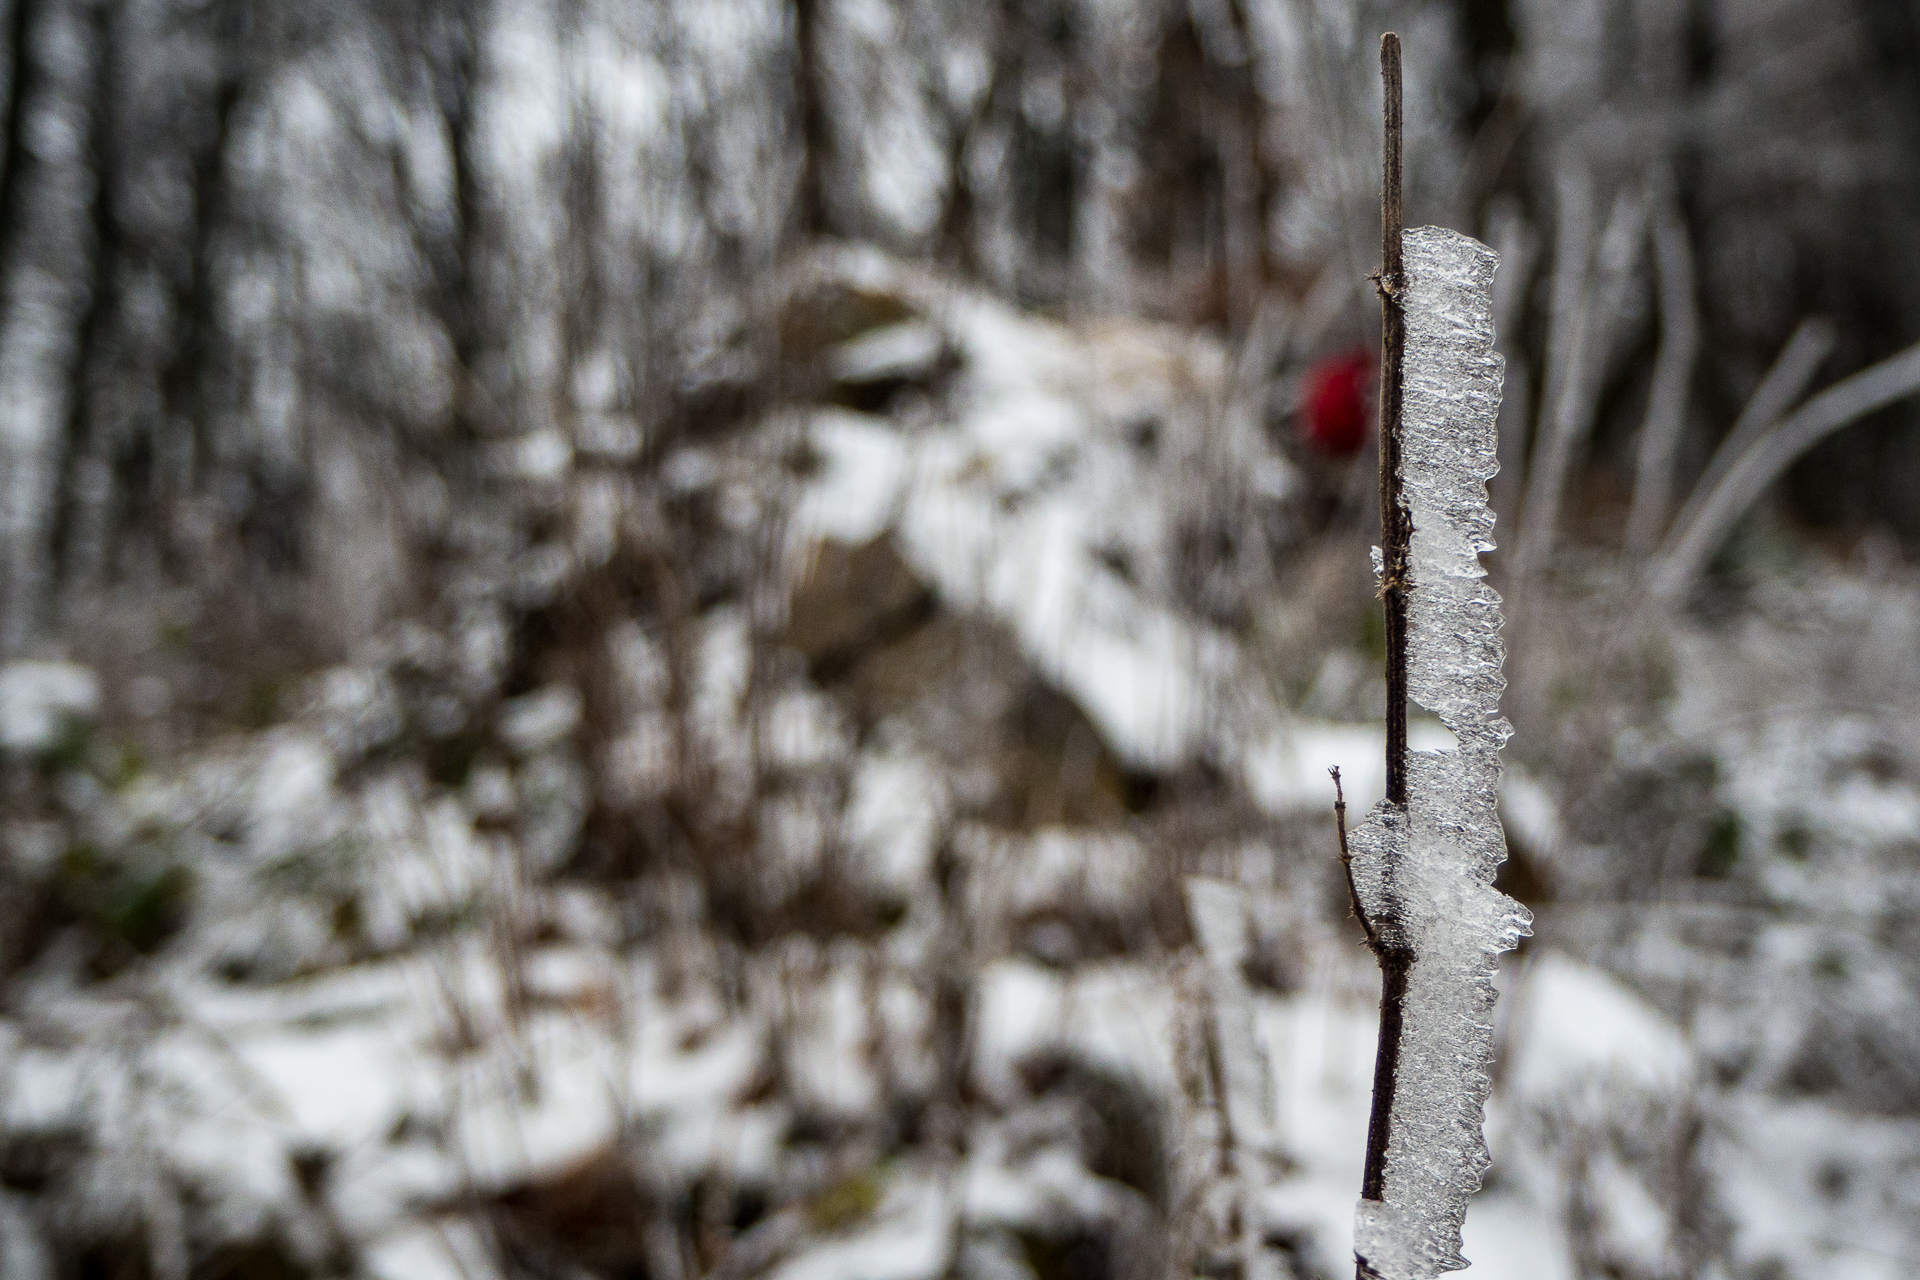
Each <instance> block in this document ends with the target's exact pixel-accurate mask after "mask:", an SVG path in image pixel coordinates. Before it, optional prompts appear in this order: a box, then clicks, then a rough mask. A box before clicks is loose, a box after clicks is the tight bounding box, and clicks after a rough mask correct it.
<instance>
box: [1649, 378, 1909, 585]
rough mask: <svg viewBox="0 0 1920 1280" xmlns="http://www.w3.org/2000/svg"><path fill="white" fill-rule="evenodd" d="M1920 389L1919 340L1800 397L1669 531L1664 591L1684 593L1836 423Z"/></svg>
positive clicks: (1660, 581)
mask: <svg viewBox="0 0 1920 1280" xmlns="http://www.w3.org/2000/svg"><path fill="white" fill-rule="evenodd" d="M1916 393H1920V344H1917V345H1915V346H1911V347H1908V348H1907V349H1906V350H1905V351H1902V352H1901V353H1900V354H1899V355H1896V356H1892V357H1889V358H1888V359H1886V360H1882V361H1881V362H1880V363H1879V364H1876V365H1874V366H1872V367H1871V368H1868V369H1863V370H1861V371H1860V372H1859V373H1856V374H1854V375H1853V376H1852V377H1851V378H1844V379H1842V380H1841V381H1839V382H1837V383H1835V384H1834V385H1833V386H1831V387H1828V388H1827V389H1826V390H1825V391H1822V392H1821V393H1820V394H1819V395H1817V396H1815V397H1814V398H1813V399H1811V400H1809V401H1807V402H1806V403H1805V404H1803V405H1801V406H1800V407H1799V408H1798V409H1797V410H1795V411H1794V412H1793V413H1792V414H1790V415H1788V416H1787V417H1786V418H1783V419H1781V420H1780V421H1779V422H1777V423H1775V424H1774V426H1773V428H1772V429H1771V430H1769V431H1768V432H1766V434H1764V435H1763V436H1761V437H1760V438H1759V439H1757V440H1755V441H1754V442H1753V444H1752V445H1751V446H1750V447H1749V448H1747V449H1746V450H1745V451H1744V452H1742V453H1741V455H1740V456H1739V457H1738V458H1736V459H1734V461H1733V462H1732V463H1731V464H1729V466H1728V467H1727V472H1726V474H1725V475H1723V476H1722V477H1720V480H1719V482H1718V483H1717V484H1715V485H1714V486H1713V489H1712V491H1711V492H1709V493H1708V494H1707V495H1706V497H1705V498H1704V499H1703V500H1702V501H1701V503H1700V507H1699V512H1698V514H1697V515H1696V516H1695V517H1694V519H1693V521H1692V522H1691V523H1690V524H1688V525H1687V526H1685V527H1684V528H1681V529H1677V530H1675V531H1674V534H1673V536H1672V537H1671V538H1669V539H1668V543H1667V550H1666V551H1665V553H1664V554H1662V556H1661V557H1660V559H1659V561H1658V562H1657V563H1656V564H1655V566H1654V572H1653V581H1652V584H1651V585H1652V591H1653V594H1654V595H1655V596H1656V597H1657V598H1661V599H1672V598H1673V597H1675V596H1677V595H1679V594H1680V593H1681V592H1682V591H1684V590H1685V589H1686V587H1687V584H1688V583H1689V582H1691V581H1692V580H1693V577H1694V575H1695V574H1697V573H1699V572H1700V570H1701V569H1702V568H1704V567H1705V565H1706V563H1707V561H1708V560H1709V559H1711V558H1712V556H1713V553H1714V552H1715V551H1717V550H1719V548H1720V544H1721V543H1722V542H1724V541H1725V540H1726V537H1727V535H1728V534H1729V533H1731V532H1733V527H1734V525H1736V524H1738V523H1739V522H1740V518H1741V517H1742V516H1744V515H1745V514H1746V513H1747V508H1749V507H1751V506H1752V505H1753V504H1754V502H1755V500H1757V499H1758V498H1759V497H1760V495H1761V494H1762V493H1765V492H1766V490H1767V486H1769V485H1771V484H1772V483H1773V482H1774V481H1775V480H1777V479H1779V478H1780V476H1781V474H1782V473H1784V472H1785V471H1786V469H1787V468H1788V467H1791V466H1792V465H1793V464H1794V462H1795V461H1797V460H1798V459H1799V457H1800V455H1802V454H1804V453H1805V452H1806V451H1807V450H1809V449H1811V448H1812V447H1813V446H1814V445H1816V444H1818V443H1819V442H1820V441H1822V440H1824V439H1826V438H1827V437H1828V436H1830V435H1832V434H1833V433H1834V432H1835V431H1838V430H1839V429H1840V428H1842V427H1844V426H1846V425H1848V424H1849V423H1852V422H1855V421H1858V420H1859V419H1860V418H1863V417H1865V416H1866V415H1867V414H1869V413H1872V412H1873V411H1874V410H1875V409H1881V408H1885V407H1886V406H1887V405H1890V404H1892V403H1894V402H1895V401H1897V400H1903V399H1905V398H1906V397H1908V396H1910V395H1914V394H1916Z"/></svg>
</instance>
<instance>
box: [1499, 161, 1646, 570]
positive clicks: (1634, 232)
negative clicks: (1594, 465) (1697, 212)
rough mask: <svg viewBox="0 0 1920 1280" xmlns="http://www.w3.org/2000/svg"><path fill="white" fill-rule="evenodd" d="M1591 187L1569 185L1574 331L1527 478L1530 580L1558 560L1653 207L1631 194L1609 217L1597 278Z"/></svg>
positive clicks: (1560, 315)
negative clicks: (1573, 481) (1589, 222)
mask: <svg viewBox="0 0 1920 1280" xmlns="http://www.w3.org/2000/svg"><path fill="white" fill-rule="evenodd" d="M1590 195H1591V183H1590V182H1589V181H1588V180H1587V179H1586V177H1585V175H1584V174H1581V175H1579V176H1578V177H1571V176H1570V177H1569V178H1568V179H1567V180H1566V181H1564V182H1563V184H1562V198H1563V200H1565V201H1567V213H1566V217H1565V222H1564V224H1563V230H1562V234H1563V235H1567V236H1568V239H1569V241H1570V242H1571V243H1570V244H1569V245H1568V248H1567V253H1566V254H1564V255H1560V256H1559V259H1558V265H1557V266H1556V269H1555V275H1556V279H1555V281H1554V292H1555V298H1556V301H1555V315H1554V323H1555V326H1556V327H1559V326H1560V325H1561V324H1562V323H1565V324H1566V325H1567V326H1568V331H1567V335H1566V338H1565V340H1564V343H1563V344H1562V343H1556V346H1557V348H1558V359H1555V360H1554V361H1553V362H1552V364H1550V366H1549V368H1548V375H1549V377H1548V384H1549V385H1548V397H1547V399H1546V401H1545V402H1544V403H1543V404H1542V406H1541V407H1542V410H1543V412H1544V413H1546V414H1547V417H1546V418H1545V420H1544V421H1543V423H1542V425H1541V438H1540V440H1539V441H1538V442H1537V443H1536V444H1535V446H1534V462H1533V465H1532V466H1531V467H1529V468H1528V471H1527V497H1526V505H1525V508H1524V510H1523V511H1522V514H1521V518H1520V543H1519V548H1518V556H1519V558H1518V567H1519V570H1520V575H1521V577H1522V578H1525V577H1528V576H1529V575H1531V574H1532V573H1534V572H1537V571H1538V570H1540V569H1541V568H1543V567H1544V566H1545V564H1546V562H1547V559H1548V557H1549V556H1550V555H1551V554H1552V552H1553V541H1554V537H1555V535H1556V533H1557V531H1558V527H1559V524H1560V508H1561V504H1562V502H1563V500H1564V499H1565V496H1566V489H1567V479H1568V477H1569V476H1570V475H1571V474H1572V472H1573V467H1574V464H1575V462H1577V461H1578V458H1579V454H1580V452H1581V451H1582V450H1583V449H1584V448H1585V447H1586V443H1587V436H1588V435H1589V434H1590V433H1591V432H1592V430H1593V419H1594V411H1595V410H1596V409H1597V408H1598V405H1599V398H1600V380H1601V377H1602V375H1604V373H1605V372H1606V362H1607V354H1608V349H1609V347H1610V346H1611V343H1612V339H1613V335H1614V332H1615V328H1616V326H1617V323H1618V319H1619V316H1620V313H1621V311H1622V310H1623V309H1624V308H1625V305H1626V297H1627V287H1628V285H1629V284H1631V282H1632V279H1633V269H1634V264H1635V262H1636V260H1637V259H1638V257H1639V252H1640V242H1641V239H1642V235H1641V230H1642V228H1643V227H1644V226H1645V225H1646V214H1647V203H1646V198H1645V196H1644V195H1642V194H1640V193H1638V192H1628V191H1623V192H1621V193H1620V195H1619V196H1618V197H1616V198H1615V200H1614V202H1613V209H1612V211H1611V212H1610V213H1609V214H1608V215H1607V227H1606V230H1605V231H1604V232H1602V233H1601V236H1600V248H1599V251H1598V253H1597V254H1596V263H1595V267H1594V270H1593V272H1592V274H1591V277H1589V274H1588V272H1587V268H1586V264H1585V263H1584V262H1579V261H1576V260H1575V256H1574V255H1576V254H1577V253H1578V252H1580V251H1581V249H1582V244H1581V241H1582V240H1583V239H1584V236H1583V234H1581V233H1582V231H1583V230H1584V228H1585V227H1586V222H1585V219H1586V216H1587V215H1586V214H1585V213H1583V212H1582V206H1583V203H1584V201H1586V200H1587V199H1589V198H1590ZM1568 268H1571V269H1573V270H1574V271H1575V273H1576V278H1577V281H1578V283H1577V285H1569V286H1568V288H1569V289H1570V290H1571V291H1572V295H1573V297H1574V298H1575V299H1577V300H1576V301H1573V302H1572V303H1571V312H1570V313H1567V312H1563V311H1562V310H1561V305H1562V303H1563V302H1564V301H1566V299H1563V298H1562V297H1561V282H1560V280H1559V279H1558V278H1557V277H1558V276H1559V274H1560V272H1561V270H1562V269H1568Z"/></svg>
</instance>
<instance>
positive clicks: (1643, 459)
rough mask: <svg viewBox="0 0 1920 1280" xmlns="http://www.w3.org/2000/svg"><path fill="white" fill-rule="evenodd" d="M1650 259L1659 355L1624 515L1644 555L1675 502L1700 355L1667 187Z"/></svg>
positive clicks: (1685, 257)
mask: <svg viewBox="0 0 1920 1280" xmlns="http://www.w3.org/2000/svg"><path fill="white" fill-rule="evenodd" d="M1653 260H1654V265H1655V266H1656V267H1657V268H1658V279H1659V282H1660V351H1659V354H1658V355H1656V356H1655V357H1654V361H1653V388H1652V390H1651V391H1650V392H1649V393H1648V396H1647V416H1646V420H1645V421H1644V422H1643V423H1642V424H1641V427H1640V447H1639V449H1638V451H1637V455H1636V457H1635V459H1634V473H1633V505H1632V507H1631V508H1630V509H1629V511H1628V513H1627V547H1628V549H1629V550H1631V551H1633V552H1635V553H1636V554H1642V555H1644V554H1645V553H1647V552H1649V551H1651V550H1653V548H1654V547H1656V546H1657V545H1659V542H1660V531H1661V528H1662V526H1663V525H1664V524H1665V523H1666V519H1667V508H1668V506H1669V505H1670V504H1671V503H1672V501H1673V463H1674V458H1675V456H1676V455H1677V454H1678V453H1679V450H1680V436H1681V433H1682V432H1683V431H1684V430H1685V429H1686V425H1687V392H1688V389H1689V385H1690V384H1691V383H1692V381H1693V362H1694V358H1695V356H1696V355H1698V354H1699V350H1700V321H1699V314H1698V311H1697V309H1696V307H1695V305H1694V300H1693V246H1692V245H1690V244H1688V243H1687V227H1686V224H1685V223H1684V222H1682V221H1681V219H1680V211H1679V209H1678V208H1676V207H1675V202H1674V198H1673V192H1672V189H1671V186H1668V187H1667V188H1665V189H1664V190H1663V191H1662V193H1661V198H1660V203H1659V207H1658V208H1657V209H1656V210H1655V212H1654V216H1653Z"/></svg>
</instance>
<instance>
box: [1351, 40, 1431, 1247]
mask: <svg viewBox="0 0 1920 1280" xmlns="http://www.w3.org/2000/svg"><path fill="white" fill-rule="evenodd" d="M1380 77H1381V80H1382V82H1383V88H1384V97H1385V116H1386V121H1385V123H1386V145H1385V147H1384V148H1383V161H1382V166H1381V174H1380V275H1379V278H1378V281H1377V284H1378V286H1379V290H1380V544H1381V545H1380V553H1381V564H1380V595H1381V602H1382V605H1383V607H1384V608H1385V610H1386V632H1387V803H1388V805H1389V806H1391V807H1393V808H1395V809H1398V810H1399V811H1400V812H1401V813H1405V811H1406V807H1407V569H1408V559H1409V549H1410V546H1411V543H1412V537H1413V520H1412V517H1411V515H1410V513H1409V512H1408V510H1407V504H1406V495H1405V494H1404V493H1403V492H1402V489H1401V459H1400V450H1401V442H1402V440H1401V421H1400V416H1401V415H1400V411H1401V399H1402V390H1403V386H1402V383H1403V377H1402V373H1403V371H1402V365H1403V363H1404V360H1405V356H1406V342H1407V325H1406V313H1405V311H1404V310H1403V309H1402V303H1401V298H1402V291H1403V287H1404V285H1405V283H1406V277H1405V272H1404V270H1403V263H1402V256H1401V233H1402V231H1403V229H1404V222H1405V212H1404V209H1403V207H1402V201H1401V190H1400V168H1401V159H1400V109H1401V90H1400V37H1399V36H1397V35H1395V34H1394V33H1393V32H1391V31H1389V32H1387V33H1386V34H1385V35H1384V36H1382V37H1381V38H1380ZM1338 785H1339V784H1338V783H1337V782H1336V783H1335V787H1336V791H1337V788H1338ZM1343 807H1344V806H1343ZM1342 816H1343V817H1344V814H1343V815H1342ZM1342 825H1343V826H1344V823H1343V824H1342ZM1356 901H1357V895H1356ZM1362 922H1363V924H1364V926H1365V928H1366V931H1367V937H1368V940H1369V942H1370V943H1371V944H1372V946H1373V950H1374V954H1375V955H1377V956H1378V957H1379V960H1380V1034H1379V1039H1378V1041H1377V1042H1376V1046H1375V1050H1374V1059H1373V1108H1372V1113H1371V1114H1370V1115H1369V1117H1368V1119H1367V1155H1366V1164H1365V1168H1364V1170H1363V1172H1362V1175H1361V1183H1360V1196H1361V1198H1362V1199H1364V1200H1379V1199H1382V1198H1383V1197H1384V1195H1385V1189H1386V1169H1387V1141H1388V1132H1389V1128H1390V1124H1391V1120H1392V1115H1393V1094H1394V1082H1395V1080H1396V1078H1397V1077H1398V1074H1399V1069H1400V1038H1401V1031H1402V1028H1403V1025H1404V1022H1405V1017H1404V1005H1405V1003H1406V996H1407V977H1408V971H1409V969H1410V968H1411V966H1412V956H1411V955H1409V954H1408V953H1407V951H1406V950H1405V948H1404V947H1402V946H1397V945H1388V944H1387V941H1386V939H1385V938H1384V937H1383V936H1382V931H1381V930H1380V929H1378V928H1376V927H1375V925H1374V924H1373V922H1371V921H1368V920H1366V918H1365V913H1364V912H1362ZM1385 923H1391V922H1385ZM1390 933H1391V935H1392V936H1394V937H1397V936H1398V931H1397V930H1392V931H1390ZM1368 1271H1369V1269H1368V1267H1367V1265H1366V1263H1365V1262H1361V1263H1359V1271H1358V1274H1359V1275H1360V1277H1361V1280H1367V1275H1368Z"/></svg>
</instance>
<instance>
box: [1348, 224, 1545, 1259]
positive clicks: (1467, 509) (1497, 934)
mask: <svg viewBox="0 0 1920 1280" xmlns="http://www.w3.org/2000/svg"><path fill="white" fill-rule="evenodd" d="M1403 245H1404V251H1405V255H1406V267H1405V270H1406V282H1405V288H1404V291H1403V293H1402V295H1401V297H1402V301H1403V305H1404V307H1405V310H1406V361H1405V384H1404V388H1405V390H1404V406H1405V407H1404V418H1403V427H1402V468H1403V470H1402V474H1403V486H1404V493H1405V497H1406V502H1407V505H1408V507H1409V508H1410V510H1411V512H1412V516H1413V540H1412V546H1411V584H1410V589H1409V591H1408V619H1409V622H1408V633H1409V636H1408V651H1407V669H1408V690H1409V694H1410V696H1411V697H1412V699H1413V701H1415V702H1416V703H1418V704H1419V705H1420V706H1422V707H1425V708H1426V709H1427V710H1429V711H1431V712H1433V713H1434V714H1435V715H1437V716H1438V717H1439V718H1440V721H1441V723H1443V724H1445V725H1446V727H1447V728H1448V729H1450V730H1451V731H1452V732H1453V735H1454V737H1455V739H1456V740H1457V741H1458V743H1459V746H1458V749H1457V750H1452V751H1441V752H1416V753H1414V754H1413V756H1412V758H1411V760H1410V761H1409V766H1408V787H1407V795H1408V807H1407V813H1406V814H1405V815H1404V816H1402V815H1401V814H1400V813H1398V812H1397V811H1395V810H1394V809H1393V808H1391V807H1390V806H1389V805H1387V804H1386V803H1385V802H1382V803H1381V804H1380V805H1378V806H1376V807H1375V809H1374V811H1373V812H1372V813H1371V814H1369V815H1368V817H1367V820H1366V822H1364V823H1363V824H1362V825H1361V827H1360V829H1359V830H1358V831H1356V832H1354V834H1353V837H1352V840H1351V847H1352V851H1353V868H1352V869H1353V875H1354V884H1355V889H1356V892H1357V893H1358V895H1359V898H1360V903H1361V907H1362V909H1363V910H1364V911H1365V913H1366V915H1367V917H1368V919H1369V920H1370V921H1372V922H1373V923H1374V926H1375V930H1376V932H1377V933H1378V934H1379V936H1380V942H1381V945H1382V946H1383V947H1384V948H1386V949H1387V950H1389V951H1397V952H1398V953H1399V954H1400V955H1401V957H1403V962H1405V963H1407V964H1408V966H1409V967H1408V969H1407V991H1406V998H1405V1002H1404V1005H1403V1022H1402V1024H1401V1033H1400V1049H1399V1059H1398V1064H1397V1068H1396V1071H1395V1073H1394V1081H1393V1100H1392V1108H1391V1111H1390V1113H1389V1124H1388V1138H1387V1157H1386V1166H1385V1179H1384V1185H1383V1189H1382V1190H1383V1194H1382V1198H1381V1199H1380V1200H1362V1201H1360V1204H1359V1209H1358V1214H1357V1220H1356V1223H1355V1237H1354V1248H1355V1252H1356V1253H1357V1254H1358V1256H1359V1257H1360V1259H1361V1260H1362V1262H1363V1263H1364V1264H1365V1265H1366V1266H1367V1267H1369V1268H1370V1269H1371V1270H1372V1271H1373V1273H1374V1274H1376V1275H1378V1276H1379V1277H1380V1278H1381V1280H1425V1278H1426V1277H1431V1276H1434V1275H1437V1274H1439V1273H1440V1272H1443V1271H1454V1270H1458V1269H1459V1268H1461V1267H1464V1266H1466V1265H1467V1263H1466V1259H1465V1258H1463V1257H1462V1256H1461V1254H1460V1224H1461V1221H1462V1220H1463V1219H1464V1217H1465V1215H1466V1209H1467V1198H1468V1197H1469V1196H1470V1195H1472V1194H1473V1192H1474V1191H1475V1190H1476V1189H1478V1187H1479V1185H1480V1178H1481V1175H1482V1174H1483V1173H1484V1172H1485V1171H1486V1168H1487V1163H1488V1157H1487V1148H1486V1142H1485V1140H1484V1138H1483V1137H1482V1136H1481V1116H1482V1111H1483V1108H1484V1106H1485V1103H1486V1099H1487V1090H1488V1087H1489V1083H1490V1081H1489V1078H1488V1074H1487V1069H1488V1066H1489V1064H1490V1062H1491V1060H1492V1056H1493V1016H1492V1015H1493V1001H1494V990H1493V981H1492V980H1493V973H1494V969H1495V967H1496V965H1497V963H1498V959H1499V956H1500V953H1501V952H1503V951H1508V950H1511V949H1512V948H1513V946H1514V945H1515V944H1516V943H1518V941H1519V940H1520V938H1521V937H1522V936H1523V935H1524V934H1525V933H1526V932H1527V929H1528V926H1529V925H1530V923H1531V918H1530V917H1529V915H1528V913H1527V910H1526V908H1524V907H1522V906H1521V905H1520V904H1519V903H1517V902H1514V901H1513V900H1512V899H1511V898H1508V897H1506V896H1505V895H1504V894H1502V893H1500V892H1498V891H1497V890H1496V889H1494V887H1493V878H1494V873H1495V871H1496V870H1497V869H1498V867H1499V865H1500V862H1501V860H1502V859H1503V858H1505V856H1506V837H1505V836H1504V834H1503V833H1502V831H1501V827H1500V817H1499V812H1498V809H1497V797H1498V790H1499V781H1500V748H1501V746H1502V745H1504V744H1505V742H1506V740H1507V738H1508V736H1509V734H1510V733H1511V730H1510V729H1509V728H1508V726H1507V722H1506V720H1505V719H1503V718H1502V717H1501V715H1500V693H1501V691H1502V689H1504V688H1505V687H1506V679H1505V677H1504V676H1503V675H1502V674H1501V663H1502V661H1503V659H1504V658H1505V655H1506V650H1505V646H1504V643H1503V642H1502V640H1501V637H1500V626H1501V616H1500V597H1499V595H1498V594H1496V593H1495V592H1494V590H1493V588H1492V587H1490V586H1488V585H1487V582H1486V574H1485V570H1484V569H1483V568H1482V567H1481V565H1480V553H1482V552H1484V551H1490V550H1492V548H1493V513H1492V511H1491V510H1489V508H1488V506H1487V481H1488V480H1489V479H1490V478H1492V476H1493V474H1494V472H1495V470H1496V469H1497V463H1496V461H1495V459H1496V454H1497V444H1498V440H1497V432H1496V429H1495V420H1496V418H1497V416H1498V411H1499V407H1500V380H1501V371H1502V362H1501V358H1500V356H1499V355H1498V354H1497V353H1496V352H1495V351H1494V348H1493V300H1492V285H1493V272H1494V266H1495V264H1496V262H1497V261H1498V258H1497V255H1496V254H1495V253H1494V252H1493V251H1492V250H1491V249H1489V248H1487V247H1486V246H1485V245H1483V244H1481V243H1479V242H1478V241H1476V240H1473V239H1470V238H1468V237H1466V236H1463V235H1460V234H1458V233H1457V232H1453V231H1447V230H1443V229H1441V228H1437V227H1421V228H1417V229H1414V230H1410V231H1408V232H1406V233H1405V237H1404V240H1403Z"/></svg>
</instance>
